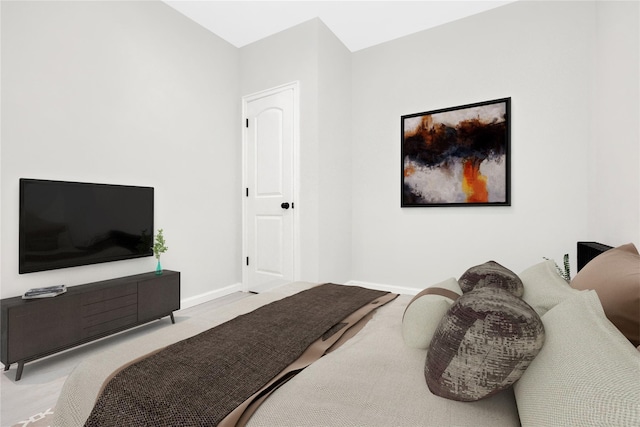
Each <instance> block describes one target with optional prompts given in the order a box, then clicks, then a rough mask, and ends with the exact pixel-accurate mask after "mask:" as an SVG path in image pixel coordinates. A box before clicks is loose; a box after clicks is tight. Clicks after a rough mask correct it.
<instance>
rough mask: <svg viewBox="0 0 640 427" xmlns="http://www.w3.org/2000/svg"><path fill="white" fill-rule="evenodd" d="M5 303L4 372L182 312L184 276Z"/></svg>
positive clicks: (144, 278) (143, 277)
mask: <svg viewBox="0 0 640 427" xmlns="http://www.w3.org/2000/svg"><path fill="white" fill-rule="evenodd" d="M0 302H1V321H2V324H1V326H0V328H1V346H2V348H1V349H0V361H1V362H2V363H3V364H4V370H5V371H7V370H9V367H10V366H11V364H13V363H16V362H17V363H18V370H17V372H16V377H15V380H16V381H19V380H20V378H21V377H22V371H23V369H24V364H25V363H27V362H31V361H34V360H36V359H40V358H42V357H45V356H49V355H51V354H54V353H58V352H60V351H63V350H67V349H69V348H72V347H76V346H78V345H81V344H85V343H88V342H91V341H94V340H97V339H99V338H103V337H106V336H108V335H112V334H115V333H117V332H120V331H124V330H126V329H130V328H133V327H135V326H138V325H142V324H144V323H148V322H151V321H153V320H156V319H160V318H162V317H165V316H169V317H170V318H171V322H172V323H175V319H174V317H173V312H174V311H175V310H179V309H180V273H179V272H177V271H170V270H164V271H163V273H162V274H161V275H156V274H155V273H144V274H137V275H134V276H127V277H121V278H117V279H112V280H104V281H100V282H94V283H88V284H85V285H79V286H70V287H68V288H67V292H66V293H64V294H61V295H58V296H56V297H52V298H37V299H29V300H24V299H22V297H13V298H5V299H2V300H0Z"/></svg>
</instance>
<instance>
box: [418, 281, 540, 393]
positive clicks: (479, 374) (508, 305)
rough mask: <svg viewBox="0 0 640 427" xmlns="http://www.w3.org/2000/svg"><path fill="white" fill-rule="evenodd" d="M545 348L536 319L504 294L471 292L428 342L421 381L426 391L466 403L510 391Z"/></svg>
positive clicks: (487, 289) (523, 304)
mask: <svg viewBox="0 0 640 427" xmlns="http://www.w3.org/2000/svg"><path fill="white" fill-rule="evenodd" d="M543 343H544V327H543V325H542V321H541V320H540V316H538V314H537V313H536V312H535V311H534V310H533V308H531V306H529V305H528V304H527V303H526V302H524V301H523V300H522V299H520V298H518V297H516V296H514V295H513V294H512V293H510V292H508V291H505V290H504V289H500V288H494V287H484V288H479V289H474V290H472V291H470V292H468V293H466V294H464V295H462V296H461V297H460V298H458V299H457V301H456V302H455V303H454V304H453V305H452V306H451V307H450V308H449V310H448V311H447V313H446V314H445V315H444V317H443V318H442V320H441V321H440V324H439V325H438V328H437V330H436V332H435V334H434V336H433V339H432V340H431V343H430V345H429V350H428V351H427V359H426V363H425V367H424V375H425V379H426V381H427V385H428V386H429V390H431V392H432V393H433V394H435V395H438V396H441V397H445V398H447V399H452V400H459V401H463V402H470V401H475V400H479V399H483V398H485V397H488V396H491V395H493V394H495V393H498V392H499V391H501V390H504V389H506V388H508V387H510V386H511V385H512V384H513V383H514V382H516V381H517V380H518V378H520V376H521V375H522V374H523V373H524V371H525V369H526V368H527V367H528V366H529V363H531V361H532V360H533V359H534V357H535V356H536V355H537V354H538V352H539V351H540V349H541V348H542V345H543Z"/></svg>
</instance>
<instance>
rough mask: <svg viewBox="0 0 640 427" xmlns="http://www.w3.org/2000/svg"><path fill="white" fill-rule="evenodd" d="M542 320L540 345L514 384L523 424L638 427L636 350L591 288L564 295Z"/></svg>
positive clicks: (638, 361)
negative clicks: (611, 319) (613, 321)
mask: <svg viewBox="0 0 640 427" xmlns="http://www.w3.org/2000/svg"><path fill="white" fill-rule="evenodd" d="M542 322H543V324H544V327H545V332H546V340H545V343H544V346H543V347H542V350H540V352H539V353H538V355H537V356H536V358H535V359H534V360H533V361H532V362H531V364H530V365H529V367H528V368H527V370H526V371H525V372H524V374H523V375H522V377H521V378H520V380H519V381H518V382H516V383H515V385H514V392H515V396H516V402H517V405H518V412H519V414H520V421H521V423H522V426H523V427H526V426H547V425H548V426H551V425H553V426H581V427H586V426H617V427H621V426H638V425H639V423H640V404H639V402H640V353H639V352H638V351H637V350H636V349H635V347H634V346H633V345H632V344H631V343H630V342H629V341H628V340H627V339H626V338H625V336H624V335H622V333H621V332H620V331H619V330H618V329H617V328H616V327H615V326H614V325H613V324H612V323H611V322H609V320H608V319H607V318H606V316H605V314H604V310H603V309H602V305H601V304H600V300H599V299H598V296H597V294H596V293H595V291H584V292H580V293H579V294H577V295H575V296H574V297H571V298H569V299H566V300H565V301H563V302H561V303H560V304H558V305H556V306H555V307H554V308H552V309H551V310H549V312H548V313H547V314H545V315H544V316H542Z"/></svg>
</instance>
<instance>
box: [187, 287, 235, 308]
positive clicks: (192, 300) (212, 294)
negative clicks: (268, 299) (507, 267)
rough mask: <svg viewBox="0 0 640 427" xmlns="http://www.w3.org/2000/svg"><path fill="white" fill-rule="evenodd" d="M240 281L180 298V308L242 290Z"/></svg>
mask: <svg viewBox="0 0 640 427" xmlns="http://www.w3.org/2000/svg"><path fill="white" fill-rule="evenodd" d="M242 291H243V289H242V283H235V284H233V285H229V286H225V287H224V288H220V289H214V290H213V291H209V292H205V293H203V294H200V295H196V296H193V297H189V298H185V299H183V300H180V309H181V310H182V309H185V308H189V307H193V306H196V305H198V304H203V303H205V302H209V301H211V300H214V299H216V298H221V297H223V296H226V295H229V294H232V293H234V292H242Z"/></svg>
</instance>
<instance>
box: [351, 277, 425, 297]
mask: <svg viewBox="0 0 640 427" xmlns="http://www.w3.org/2000/svg"><path fill="white" fill-rule="evenodd" d="M345 285H354V286H362V287H363V288H369V289H375V290H377V291H387V292H393V293H394V294H404V295H416V294H417V293H419V292H420V291H422V289H418V288H409V287H406V286H396V285H387V284H383V283H371V282H361V281H359V280H349V281H348V282H347V283H345Z"/></svg>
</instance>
